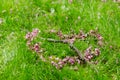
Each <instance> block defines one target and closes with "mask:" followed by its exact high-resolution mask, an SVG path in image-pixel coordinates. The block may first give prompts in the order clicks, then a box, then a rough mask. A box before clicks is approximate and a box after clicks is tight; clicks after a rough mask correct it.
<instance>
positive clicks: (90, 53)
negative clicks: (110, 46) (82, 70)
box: [84, 46, 100, 61]
mask: <svg viewBox="0 0 120 80" xmlns="http://www.w3.org/2000/svg"><path fill="white" fill-rule="evenodd" d="M84 54H85V56H84V58H85V60H86V61H90V60H91V59H92V58H93V57H95V56H99V55H100V50H99V49H98V48H95V50H94V51H92V47H91V46H90V47H88V48H87V49H86V50H85V53H84Z"/></svg>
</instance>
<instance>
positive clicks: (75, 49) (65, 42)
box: [47, 39, 85, 61]
mask: <svg viewBox="0 0 120 80" xmlns="http://www.w3.org/2000/svg"><path fill="white" fill-rule="evenodd" d="M47 41H49V42H55V43H64V44H68V45H69V47H70V48H71V49H72V50H73V51H75V52H76V53H77V54H78V56H79V59H81V60H82V61H85V59H84V57H83V55H82V54H81V52H80V51H79V50H78V49H77V48H76V47H75V46H74V45H73V44H70V43H69V42H68V41H67V40H54V39H47Z"/></svg>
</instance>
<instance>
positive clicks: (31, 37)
mask: <svg viewBox="0 0 120 80" xmlns="http://www.w3.org/2000/svg"><path fill="white" fill-rule="evenodd" d="M38 33H39V29H33V30H32V32H28V33H27V34H26V36H25V38H26V40H27V46H28V47H29V49H30V50H33V51H35V52H37V53H39V52H41V51H42V50H41V48H40V44H39V43H35V44H32V41H33V40H34V39H35V38H36V37H37V35H38Z"/></svg>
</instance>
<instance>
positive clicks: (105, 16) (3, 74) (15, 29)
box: [0, 0, 120, 80]
mask: <svg viewBox="0 0 120 80" xmlns="http://www.w3.org/2000/svg"><path fill="white" fill-rule="evenodd" d="M0 18H1V20H2V21H3V22H2V23H1V24H0V80H119V79H120V8H119V4H118V3H114V2H113V1H112V0H108V1H107V2H102V1H101V0H73V2H72V4H70V3H69V2H68V0H0ZM96 27H98V30H99V32H100V33H101V34H102V36H103V37H104V40H105V42H106V43H107V44H106V45H105V46H104V47H103V48H101V55H100V57H99V58H98V61H99V63H98V64H97V65H95V68H96V69H97V71H96V70H94V69H92V68H91V67H90V66H88V65H86V66H81V65H78V67H79V70H78V71H74V70H70V68H69V66H66V67H64V68H63V69H62V70H57V69H55V67H53V66H51V64H48V63H44V62H42V61H39V62H36V55H35V54H32V52H31V51H29V50H28V47H27V46H26V40H25V38H24V36H25V34H26V33H27V32H28V31H31V30H32V29H33V28H39V29H40V31H41V32H40V34H39V36H41V37H45V38H56V37H55V36H54V35H50V34H48V30H51V29H57V30H62V31H63V33H67V34H69V33H70V30H74V31H75V32H76V33H78V32H79V30H80V29H82V30H84V31H85V32H87V31H89V30H91V29H95V28H96ZM38 41H41V40H38ZM75 45H76V46H77V47H78V48H79V49H80V50H84V49H86V48H87V47H88V46H89V45H88V44H86V43H82V42H81V43H79V44H77V43H76V44H75ZM91 45H94V44H93V43H92V42H91ZM111 45H112V46H113V48H112V49H110V48H109V47H110V46H111ZM41 46H42V47H43V48H45V49H46V50H47V51H46V52H45V54H44V55H45V56H46V57H47V56H50V55H55V56H59V57H63V56H65V55H70V54H73V53H74V52H73V51H71V50H70V49H69V48H68V47H67V46H66V45H61V44H58V45H56V44H51V43H48V42H43V43H42V45H41Z"/></svg>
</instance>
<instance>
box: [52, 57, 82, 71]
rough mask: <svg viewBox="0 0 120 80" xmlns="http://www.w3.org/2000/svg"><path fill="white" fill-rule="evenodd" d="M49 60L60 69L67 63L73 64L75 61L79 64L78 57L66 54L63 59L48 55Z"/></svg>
mask: <svg viewBox="0 0 120 80" xmlns="http://www.w3.org/2000/svg"><path fill="white" fill-rule="evenodd" d="M50 61H51V64H52V65H53V66H55V67H56V68H57V69H61V68H63V67H64V66H65V65H67V64H69V65H74V64H76V63H78V64H80V59H78V57H77V56H74V57H70V56H66V57H65V58H63V59H59V58H55V59H54V58H52V57H50Z"/></svg>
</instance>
